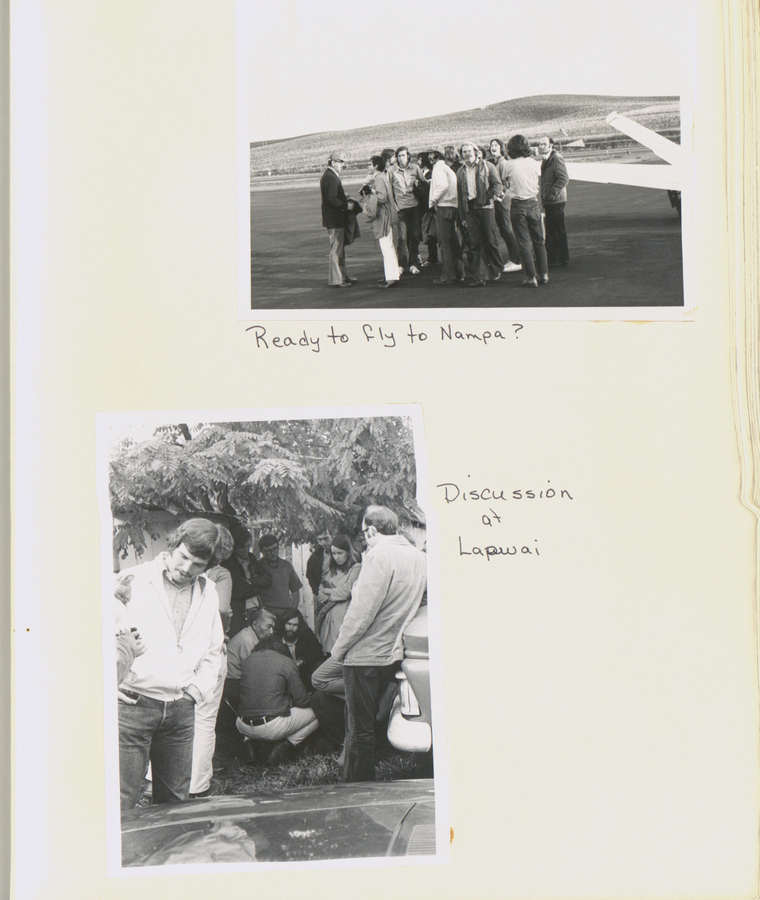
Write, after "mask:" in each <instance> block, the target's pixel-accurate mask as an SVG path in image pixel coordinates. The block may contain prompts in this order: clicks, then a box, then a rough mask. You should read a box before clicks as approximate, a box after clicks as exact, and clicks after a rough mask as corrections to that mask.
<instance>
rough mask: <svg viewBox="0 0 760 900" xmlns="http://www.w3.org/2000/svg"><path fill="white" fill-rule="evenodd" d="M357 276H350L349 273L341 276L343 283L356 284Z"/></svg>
mask: <svg viewBox="0 0 760 900" xmlns="http://www.w3.org/2000/svg"><path fill="white" fill-rule="evenodd" d="M358 280H359V279H358V278H352V277H351V276H350V275H344V276H343V284H356V282H357V281H358Z"/></svg>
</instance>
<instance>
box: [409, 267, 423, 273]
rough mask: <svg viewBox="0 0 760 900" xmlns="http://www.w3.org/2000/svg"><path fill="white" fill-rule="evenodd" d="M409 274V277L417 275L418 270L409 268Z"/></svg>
mask: <svg viewBox="0 0 760 900" xmlns="http://www.w3.org/2000/svg"><path fill="white" fill-rule="evenodd" d="M409 274H410V275H419V274H420V270H419V269H418V268H417V266H409Z"/></svg>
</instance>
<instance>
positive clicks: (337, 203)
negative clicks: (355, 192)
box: [319, 150, 357, 288]
mask: <svg viewBox="0 0 760 900" xmlns="http://www.w3.org/2000/svg"><path fill="white" fill-rule="evenodd" d="M345 165H346V155H345V153H343V151H341V150H333V151H332V152H331V153H330V159H329V160H328V164H327V168H326V169H325V171H324V173H323V174H322V178H321V179H320V182H319V189H320V191H321V194H322V225H323V226H324V227H325V228H326V229H327V235H328V237H329V238H330V258H329V270H328V277H327V283H328V284H329V285H330V287H335V288H339V287H351V285H352V284H354V283H355V282H356V278H351V277H350V276H349V274H348V273H347V272H346V253H345V239H346V228H347V227H348V218H349V212H353V211H354V210H355V209H356V208H357V206H356V203H355V202H354V201H353V200H349V199H347V197H346V192H345V191H344V190H343V183H342V182H341V180H340V173H341V172H342V170H343V168H344V166H345Z"/></svg>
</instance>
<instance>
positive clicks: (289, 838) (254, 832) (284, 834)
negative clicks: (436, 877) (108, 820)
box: [121, 779, 435, 866]
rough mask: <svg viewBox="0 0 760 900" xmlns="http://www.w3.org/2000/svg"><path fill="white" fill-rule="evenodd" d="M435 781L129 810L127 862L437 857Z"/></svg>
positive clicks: (299, 790)
mask: <svg viewBox="0 0 760 900" xmlns="http://www.w3.org/2000/svg"><path fill="white" fill-rule="evenodd" d="M434 820H435V802H434V792H433V782H432V780H431V779H419V780H409V781H392V782H369V783H362V784H334V785H320V786H316V787H302V788H285V789H284V790H279V791H266V792H257V793H251V794H237V795H225V796H220V797H204V798H202V799H199V800H188V801H186V802H184V803H170V804H162V805H157V806H148V807H145V808H143V809H134V810H129V811H128V812H126V813H125V814H124V816H123V817H122V822H121V832H122V865H123V866H158V865H184V864H191V863H209V862H215V863H225V862H228V863H241V862H291V861H298V862H302V861H305V860H324V859H350V858H357V857H359V858H373V857H383V856H417V855H430V854H434V853H435V821H434Z"/></svg>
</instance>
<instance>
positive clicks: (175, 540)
mask: <svg viewBox="0 0 760 900" xmlns="http://www.w3.org/2000/svg"><path fill="white" fill-rule="evenodd" d="M225 532H226V529H225V528H224V527H223V526H221V525H217V524H216V523H214V522H210V521H208V520H207V519H189V520H188V521H187V522H184V523H183V524H182V525H180V527H179V528H178V529H177V530H176V531H175V532H173V534H172V535H171V536H170V538H169V552H168V553H162V554H160V555H159V556H157V557H156V559H154V560H152V561H151V562H148V563H144V564H142V565H139V566H135V567H134V568H131V569H129V574H130V575H134V579H133V580H132V583H131V599H130V602H129V605H128V607H127V611H128V615H129V624H130V626H131V627H135V628H136V629H137V631H138V633H139V634H140V638H141V640H142V643H143V644H144V646H145V652H144V653H143V654H142V655H141V656H139V657H137V658H136V659H135V660H134V662H133V663H132V667H131V669H130V671H129V673H128V675H127V676H126V678H125V679H124V681H123V682H122V683H121V684H120V685H119V768H120V778H121V806H122V809H123V810H124V809H130V808H131V807H133V806H134V805H135V804H136V803H137V801H138V800H139V798H140V793H141V788H142V783H143V778H144V776H145V771H146V769H147V766H148V761H150V763H151V768H152V773H153V802H154V803H168V802H170V801H173V800H186V799H187V798H188V793H189V789H190V773H191V764H192V755H193V732H194V722H195V704H196V703H199V702H201V701H202V700H204V699H206V698H207V697H208V696H209V695H210V694H211V693H212V692H213V690H214V688H215V686H216V684H217V678H218V676H219V668H220V665H221V655H222V646H223V643H224V634H223V630H222V623H221V619H220V617H219V600H218V596H217V592H216V587H215V586H214V583H213V582H212V581H211V579H209V578H208V577H206V576H205V575H204V574H203V573H204V572H205V571H206V569H208V568H209V567H210V566H214V565H216V564H217V563H218V562H219V560H220V557H221V555H222V553H223V550H222V546H223V541H224V534H225ZM227 537H228V538H229V535H227ZM229 540H230V541H231V538H229Z"/></svg>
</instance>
